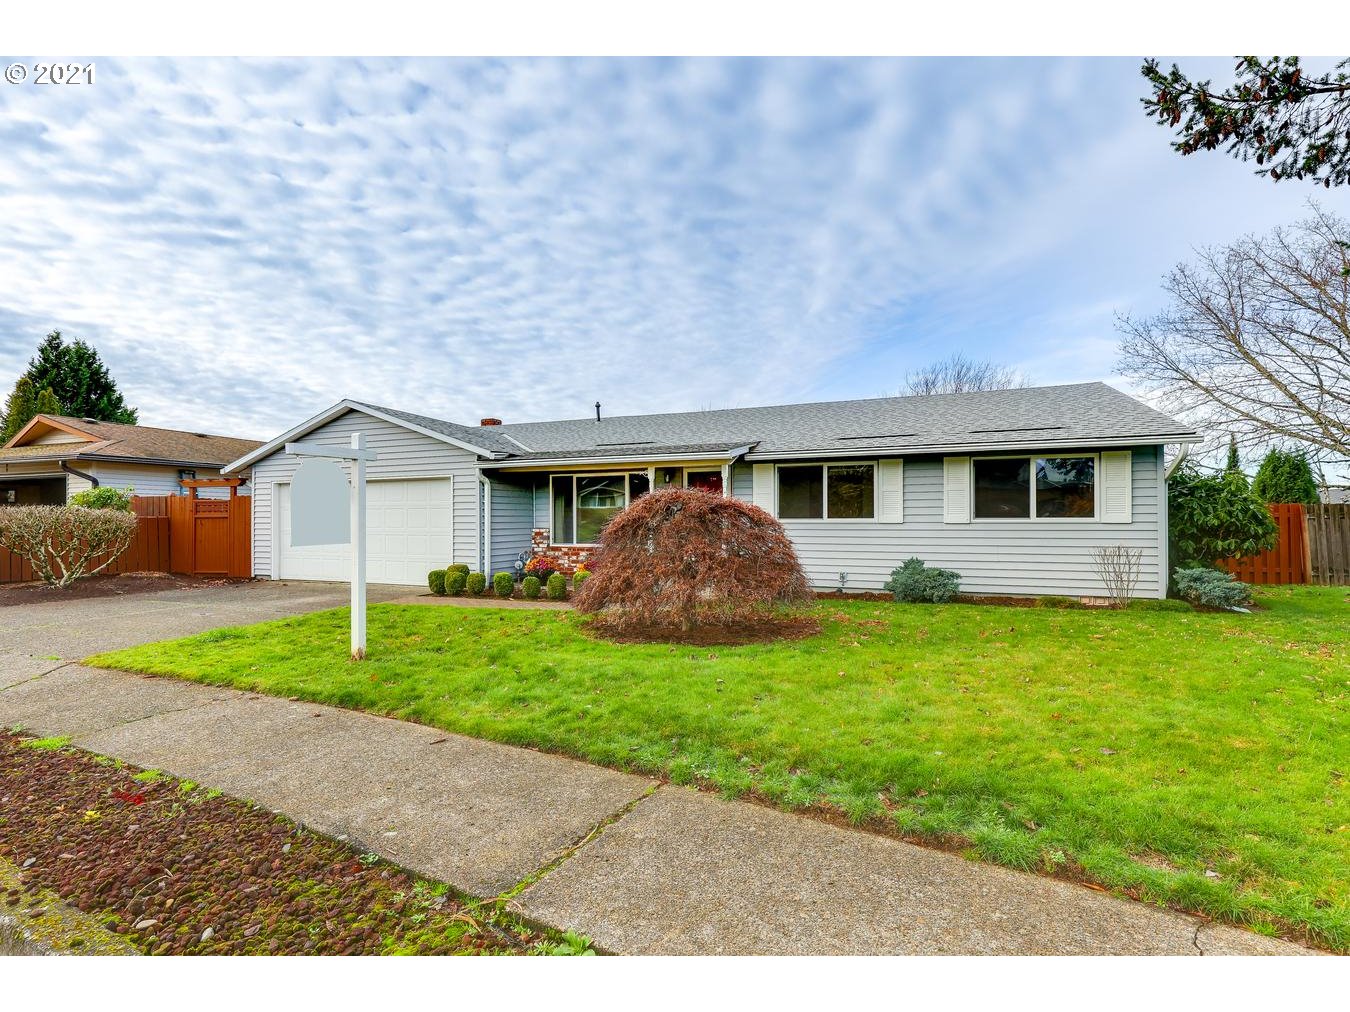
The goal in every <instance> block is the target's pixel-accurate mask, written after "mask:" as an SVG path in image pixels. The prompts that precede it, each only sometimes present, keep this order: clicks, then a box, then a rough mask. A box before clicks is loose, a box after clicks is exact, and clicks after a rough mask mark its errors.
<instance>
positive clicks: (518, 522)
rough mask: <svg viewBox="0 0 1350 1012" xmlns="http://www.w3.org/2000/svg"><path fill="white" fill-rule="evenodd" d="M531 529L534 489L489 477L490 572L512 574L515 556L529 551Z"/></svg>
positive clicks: (532, 526) (532, 523)
mask: <svg viewBox="0 0 1350 1012" xmlns="http://www.w3.org/2000/svg"><path fill="white" fill-rule="evenodd" d="M533 528H534V490H533V488H531V487H530V486H528V485H514V484H507V483H506V482H505V481H501V480H499V479H496V478H494V479H493V480H492V558H491V560H490V561H489V563H488V568H489V569H490V570H491V572H493V573H500V572H503V571H505V572H507V573H514V572H515V571H516V570H515V564H516V557H517V556H518V555H519V554H520V553H521V552H528V551H529V550H530V534H531V533H532V531H533Z"/></svg>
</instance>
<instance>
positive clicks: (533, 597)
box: [520, 576, 539, 601]
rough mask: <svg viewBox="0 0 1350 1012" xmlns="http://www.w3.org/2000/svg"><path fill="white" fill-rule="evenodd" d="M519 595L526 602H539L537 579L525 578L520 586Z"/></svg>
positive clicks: (535, 577)
mask: <svg viewBox="0 0 1350 1012" xmlns="http://www.w3.org/2000/svg"><path fill="white" fill-rule="evenodd" d="M520 593H521V595H522V596H523V597H524V598H525V600H527V601H538V600H539V577H537V576H527V577H525V579H524V580H523V581H522V582H521V584H520Z"/></svg>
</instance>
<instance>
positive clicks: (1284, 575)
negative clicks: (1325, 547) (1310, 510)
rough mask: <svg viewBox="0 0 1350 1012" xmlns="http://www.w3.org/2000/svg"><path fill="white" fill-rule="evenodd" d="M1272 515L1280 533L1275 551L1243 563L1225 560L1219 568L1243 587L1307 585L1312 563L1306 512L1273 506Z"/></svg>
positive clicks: (1290, 506) (1288, 505)
mask: <svg viewBox="0 0 1350 1012" xmlns="http://www.w3.org/2000/svg"><path fill="white" fill-rule="evenodd" d="M1270 515H1271V516H1272V517H1274V518H1275V523H1276V525H1277V526H1278V527H1279V529H1280V533H1279V538H1278V540H1277V541H1276V542H1275V547H1274V548H1271V549H1268V550H1267V551H1264V552H1261V553H1260V554H1259V555H1252V556H1248V557H1247V558H1243V559H1225V560H1224V561H1222V562H1220V563H1219V566H1220V567H1221V568H1223V569H1226V570H1228V572H1230V573H1232V574H1233V575H1234V576H1236V577H1237V578H1238V579H1239V580H1241V581H1242V582H1243V583H1262V584H1271V583H1307V582H1308V569H1309V560H1308V538H1307V524H1306V522H1305V515H1304V508H1303V507H1302V506H1300V505H1299V504H1298V503H1283V504H1279V505H1275V504H1272V505H1271V507H1270Z"/></svg>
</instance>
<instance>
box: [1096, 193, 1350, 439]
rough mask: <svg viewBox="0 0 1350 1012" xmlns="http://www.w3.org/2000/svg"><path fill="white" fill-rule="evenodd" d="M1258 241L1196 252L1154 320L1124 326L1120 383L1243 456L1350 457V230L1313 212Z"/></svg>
mask: <svg viewBox="0 0 1350 1012" xmlns="http://www.w3.org/2000/svg"><path fill="white" fill-rule="evenodd" d="M1312 212H1313V213H1312V215H1311V217H1309V218H1307V219H1306V220H1304V221H1301V222H1299V223H1298V224H1296V225H1294V226H1292V227H1290V228H1278V229H1276V230H1275V231H1274V232H1272V233H1270V234H1269V235H1266V236H1247V237H1246V238H1244V239H1240V240H1238V241H1237V242H1235V243H1233V244H1231V245H1228V246H1224V247H1220V248H1211V249H1205V250H1202V251H1200V253H1199V256H1198V260H1197V262H1196V263H1194V264H1181V265H1179V266H1177V267H1176V268H1175V269H1174V270H1173V271H1172V272H1171V273H1170V274H1169V275H1168V276H1167V278H1166V280H1165V281H1164V283H1163V288H1164V290H1165V291H1166V292H1167V294H1168V295H1169V296H1170V297H1171V305H1169V306H1168V308H1167V309H1165V310H1164V311H1163V312H1162V313H1160V314H1158V315H1157V316H1153V317H1149V318H1147V319H1141V320H1136V319H1132V318H1130V317H1128V316H1127V317H1122V318H1121V319H1120V321H1119V326H1120V329H1121V332H1122V334H1123V339H1122V342H1121V346H1120V362H1119V366H1118V368H1119V371H1120V372H1121V373H1123V374H1124V375H1126V376H1131V377H1133V378H1135V379H1136V380H1139V381H1140V382H1141V383H1143V384H1144V385H1146V386H1147V387H1149V388H1151V389H1152V391H1153V392H1155V393H1156V394H1158V395H1159V399H1160V401H1161V406H1162V407H1163V408H1164V409H1166V410H1169V411H1171V412H1172V413H1173V414H1176V415H1180V416H1181V417H1184V418H1186V419H1187V420H1188V421H1190V422H1192V423H1193V424H1195V425H1197V426H1198V427H1208V428H1217V429H1221V430H1226V431H1232V432H1236V433H1237V434H1238V442H1239V444H1240V445H1242V446H1243V447H1244V448H1245V449H1249V450H1251V449H1263V448H1265V447H1267V446H1270V445H1279V444H1281V443H1286V442H1288V441H1290V440H1294V441H1297V442H1299V443H1301V444H1303V445H1304V446H1306V447H1308V448H1309V456H1310V458H1312V459H1316V460H1320V461H1332V460H1344V459H1346V458H1347V457H1350V226H1347V223H1346V222H1345V221H1344V220H1343V219H1341V218H1338V217H1336V216H1335V215H1333V214H1330V213H1328V212H1326V211H1324V210H1322V209H1321V208H1320V207H1318V206H1317V205H1316V204H1313V205H1312Z"/></svg>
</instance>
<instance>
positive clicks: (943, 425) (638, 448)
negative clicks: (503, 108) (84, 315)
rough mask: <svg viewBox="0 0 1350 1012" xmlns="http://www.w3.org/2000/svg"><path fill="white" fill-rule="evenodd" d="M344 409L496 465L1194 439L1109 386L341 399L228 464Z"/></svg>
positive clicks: (259, 454) (246, 461) (267, 450)
mask: <svg viewBox="0 0 1350 1012" xmlns="http://www.w3.org/2000/svg"><path fill="white" fill-rule="evenodd" d="M348 411H364V412H368V413H369V414H371V415H374V416H375V417H379V418H384V419H387V420H390V421H394V422H396V423H399V424H403V425H406V426H408V427H409V428H412V429H415V430H417V431H420V432H423V433H425V434H427V435H430V436H433V437H435V438H438V439H441V440H442V441H444V442H447V443H451V444H453V445H455V446H459V447H461V448H463V449H466V450H469V451H471V452H473V453H476V454H477V455H478V456H479V457H481V458H484V463H489V462H490V463H491V464H492V466H495V467H511V466H513V465H515V466H520V467H526V466H539V465H540V464H542V463H545V462H550V461H554V460H558V461H565V460H599V461H604V460H613V461H616V462H617V461H631V460H640V459H647V460H661V459H679V458H691V457H696V456H699V455H702V456H705V457H708V458H716V457H719V456H726V455H736V456H739V455H740V454H741V453H744V454H745V455H746V457H747V458H748V459H752V460H753V459H756V458H759V459H765V458H772V457H827V456H828V457H847V456H852V455H855V454H861V453H915V452H934V453H937V452H960V451H963V450H998V449H1009V450H1012V449H1019V448H1036V447H1047V446H1059V447H1065V448H1071V447H1090V446H1107V445H1121V444H1129V443H1188V442H1198V441H1199V438H1200V437H1199V436H1198V435H1197V433H1196V432H1195V431H1194V430H1193V429H1190V428H1188V427H1186V426H1185V425H1183V424H1181V423H1180V422H1178V421H1176V420H1175V419H1172V418H1169V417H1168V416H1167V415H1164V414H1162V413H1161V412H1159V411H1155V410H1154V409H1153V408H1150V407H1149V406H1148V405H1146V404H1143V403H1142V402H1140V401H1137V400H1135V399H1134V398H1133V397H1130V396H1129V395H1127V394H1124V393H1121V392H1120V391H1119V390H1116V389H1114V388H1113V387H1109V386H1107V385H1106V384H1105V383H1075V384H1069V385H1064V386H1049V387H1027V388H1024V389H1019V390H995V391H986V392H975V393H961V394H936V395H929V396H911V397H875V398H870V399H867V400H853V401H818V402H814V403H807V404H781V405H776V406H773V407H763V408H722V409H718V410H713V411H683V412H677V413H673V414H658V415H618V416H612V417H601V418H600V419H599V420H598V421H597V420H596V419H595V418H576V419H570V420H566V421H556V422H517V423H514V424H507V425H479V426H470V425H461V424H459V423H457V422H449V421H445V420H444V419H439V418H433V417H431V416H430V415H419V414H414V413H412V412H409V411H401V410H398V409H396V408H386V407H381V406H380V405H377V404H370V403H367V402H365V401H356V400H350V399H349V400H343V401H339V402H338V403H337V404H335V405H333V406H332V407H331V408H329V409H328V410H327V411H324V412H321V413H320V414H318V415H315V416H314V417H313V418H310V419H308V420H307V421H305V422H302V423H301V424H300V425H298V426H296V427H295V428H293V429H291V430H290V431H289V432H286V433H283V434H282V435H280V436H277V437H276V438H275V439H272V440H269V441H268V442H267V443H264V444H262V445H261V446H259V447H257V449H255V450H253V451H252V452H250V453H248V454H246V455H244V456H242V457H241V458H240V459H238V460H235V461H233V462H232V463H231V464H230V465H229V467H228V468H227V469H226V470H231V471H234V470H239V469H241V468H243V467H247V466H249V465H251V464H253V463H255V462H256V461H258V460H260V459H262V458H263V457H266V456H268V455H270V454H272V453H274V452H276V451H277V450H279V449H281V448H282V447H283V446H284V444H285V443H286V442H288V441H290V440H294V439H297V438H299V437H300V436H303V435H304V434H305V433H307V432H310V431H312V430H314V429H316V428H319V427H320V426H322V425H324V424H326V423H327V422H329V421H332V420H333V419H335V418H338V417H340V416H341V415H343V414H345V413H347V412H348Z"/></svg>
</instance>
